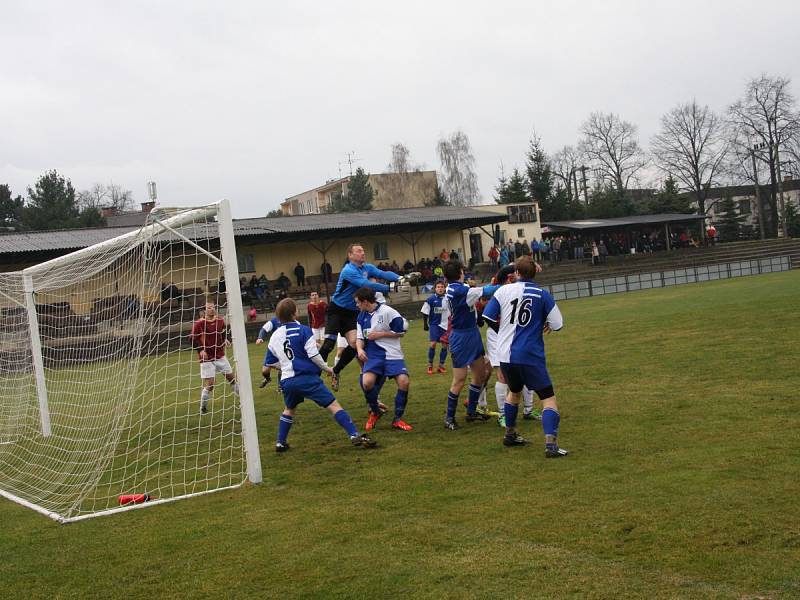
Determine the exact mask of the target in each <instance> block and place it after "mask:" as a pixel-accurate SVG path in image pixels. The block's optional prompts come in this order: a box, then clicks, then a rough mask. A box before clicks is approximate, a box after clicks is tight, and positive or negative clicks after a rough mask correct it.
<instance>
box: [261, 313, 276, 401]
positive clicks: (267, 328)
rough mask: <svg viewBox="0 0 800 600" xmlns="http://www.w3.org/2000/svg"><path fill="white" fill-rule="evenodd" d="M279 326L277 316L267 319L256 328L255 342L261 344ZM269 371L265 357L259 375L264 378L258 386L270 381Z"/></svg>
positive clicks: (265, 384)
mask: <svg viewBox="0 0 800 600" xmlns="http://www.w3.org/2000/svg"><path fill="white" fill-rule="evenodd" d="M280 326H281V321H280V319H279V318H278V317H272V318H271V319H270V320H269V321H267V322H266V323H264V324H263V325H262V326H261V329H259V330H258V337H257V338H256V344H263V343H264V342H266V341H267V336H268V335H269V334H271V333H272V332H273V331H275V330H276V329H278V327H280ZM269 371H270V369H269V367H268V366H267V365H266V359H265V363H264V364H263V365H262V366H261V376H262V377H263V378H264V380H263V381H262V382H261V384H260V385H259V386H258V387H260V388H263V387H266V386H267V384H268V383H269V382H270V381H272V377H271V375H270V372H269Z"/></svg>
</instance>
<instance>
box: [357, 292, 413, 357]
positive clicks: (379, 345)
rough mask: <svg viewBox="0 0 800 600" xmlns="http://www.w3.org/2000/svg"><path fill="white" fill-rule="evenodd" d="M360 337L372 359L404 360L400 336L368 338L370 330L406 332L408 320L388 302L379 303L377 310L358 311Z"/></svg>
mask: <svg viewBox="0 0 800 600" xmlns="http://www.w3.org/2000/svg"><path fill="white" fill-rule="evenodd" d="M356 328H357V332H356V333H357V335H358V339H360V340H363V341H364V351H365V352H366V353H367V357H368V358H370V359H380V360H402V359H403V348H402V347H401V346H400V338H397V337H385V338H381V339H379V340H368V339H367V336H368V335H369V332H370V331H394V332H395V333H405V332H406V329H407V328H408V322H407V321H406V320H405V319H404V318H403V317H401V316H400V313H399V312H397V311H396V310H395V309H393V308H392V307H391V306H389V305H388V304H378V307H377V308H376V309H375V312H371V313H369V312H366V311H361V312H360V313H358V321H357V325H356Z"/></svg>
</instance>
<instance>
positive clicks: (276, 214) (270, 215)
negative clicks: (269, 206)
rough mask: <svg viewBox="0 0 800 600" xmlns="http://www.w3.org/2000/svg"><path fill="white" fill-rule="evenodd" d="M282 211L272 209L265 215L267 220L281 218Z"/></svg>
mask: <svg viewBox="0 0 800 600" xmlns="http://www.w3.org/2000/svg"><path fill="white" fill-rule="evenodd" d="M282 216H283V211H282V210H281V209H280V208H276V209H273V210H271V211H269V212H268V213H267V218H268V219H271V218H273V217H282Z"/></svg>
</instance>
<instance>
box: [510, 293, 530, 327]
mask: <svg viewBox="0 0 800 600" xmlns="http://www.w3.org/2000/svg"><path fill="white" fill-rule="evenodd" d="M532 303H533V300H531V299H530V298H523V299H522V302H520V301H519V298H514V299H513V300H512V301H511V303H510V304H511V306H512V307H513V308H512V309H511V319H510V321H511V324H512V325H513V324H514V319H515V318H516V319H517V322H518V323H519V325H520V326H521V327H525V326H526V325H527V324H528V323H530V322H531V319H532V318H533V313H532V312H531V304H532ZM518 305H519V315H517V306H518Z"/></svg>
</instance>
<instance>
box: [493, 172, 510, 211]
mask: <svg viewBox="0 0 800 600" xmlns="http://www.w3.org/2000/svg"><path fill="white" fill-rule="evenodd" d="M494 191H495V195H494V201H495V202H497V203H498V204H508V179H507V178H506V175H505V173H503V171H502V169H501V170H500V177H498V178H497V187H496V188H494Z"/></svg>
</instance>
